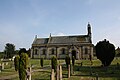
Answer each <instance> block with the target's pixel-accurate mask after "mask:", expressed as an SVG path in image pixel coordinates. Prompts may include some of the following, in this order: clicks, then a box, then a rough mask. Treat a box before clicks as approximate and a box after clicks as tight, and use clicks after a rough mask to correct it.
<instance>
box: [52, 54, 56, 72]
mask: <svg viewBox="0 0 120 80" xmlns="http://www.w3.org/2000/svg"><path fill="white" fill-rule="evenodd" d="M51 66H52V69H54V71H56V68H57V58H56V57H55V56H53V57H52V58H51Z"/></svg>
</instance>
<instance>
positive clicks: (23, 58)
mask: <svg viewBox="0 0 120 80" xmlns="http://www.w3.org/2000/svg"><path fill="white" fill-rule="evenodd" d="M27 67H28V55H27V53H21V54H20V60H19V78H20V80H25V79H26V69H27Z"/></svg>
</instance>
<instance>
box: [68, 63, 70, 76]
mask: <svg viewBox="0 0 120 80" xmlns="http://www.w3.org/2000/svg"><path fill="white" fill-rule="evenodd" d="M68 78H70V65H68Z"/></svg>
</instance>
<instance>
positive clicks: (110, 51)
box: [95, 39, 115, 66]
mask: <svg viewBox="0 0 120 80" xmlns="http://www.w3.org/2000/svg"><path fill="white" fill-rule="evenodd" d="M95 49H96V56H97V58H98V59H99V60H100V61H101V62H102V64H103V66H109V65H110V64H111V62H112V60H113V59H114V57H115V47H114V45H113V44H111V43H109V41H106V39H105V40H103V41H99V42H98V43H97V44H96V46H95Z"/></svg>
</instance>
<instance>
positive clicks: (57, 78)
mask: <svg viewBox="0 0 120 80" xmlns="http://www.w3.org/2000/svg"><path fill="white" fill-rule="evenodd" d="M56 80H59V65H57V70H56Z"/></svg>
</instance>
